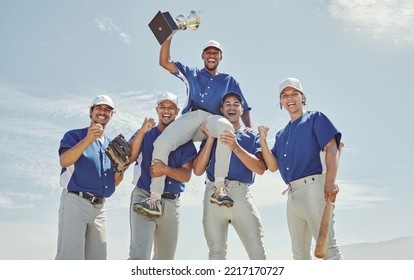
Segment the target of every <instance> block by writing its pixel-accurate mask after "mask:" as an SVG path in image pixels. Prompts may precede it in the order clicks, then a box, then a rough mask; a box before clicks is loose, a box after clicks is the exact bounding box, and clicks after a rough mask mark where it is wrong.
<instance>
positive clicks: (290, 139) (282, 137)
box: [272, 112, 341, 183]
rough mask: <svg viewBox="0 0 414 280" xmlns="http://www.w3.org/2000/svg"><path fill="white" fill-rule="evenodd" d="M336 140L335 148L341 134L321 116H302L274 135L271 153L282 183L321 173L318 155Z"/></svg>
mask: <svg viewBox="0 0 414 280" xmlns="http://www.w3.org/2000/svg"><path fill="white" fill-rule="evenodd" d="M332 137H335V138H336V144H337V145H338V147H339V144H340V141H341V133H340V132H339V131H338V130H337V129H336V128H335V126H334V125H333V124H332V122H331V121H330V120H329V119H328V118H327V117H326V116H325V115H324V114H322V113H321V112H305V113H304V114H303V116H302V117H300V118H299V119H297V120H296V121H294V122H293V123H290V122H289V123H288V124H287V125H286V126H285V127H284V128H283V129H281V130H280V131H279V132H278V133H277V134H276V139H275V145H274V147H273V148H272V153H273V155H274V156H275V157H276V160H277V165H278V167H279V172H280V175H281V176H282V178H283V180H284V181H285V183H289V182H292V181H294V180H297V179H300V178H303V177H306V176H309V175H314V174H321V173H322V168H323V167H322V163H321V158H320V152H321V151H322V150H323V148H324V147H325V145H326V144H327V143H328V142H329V141H330V140H331V139H332Z"/></svg>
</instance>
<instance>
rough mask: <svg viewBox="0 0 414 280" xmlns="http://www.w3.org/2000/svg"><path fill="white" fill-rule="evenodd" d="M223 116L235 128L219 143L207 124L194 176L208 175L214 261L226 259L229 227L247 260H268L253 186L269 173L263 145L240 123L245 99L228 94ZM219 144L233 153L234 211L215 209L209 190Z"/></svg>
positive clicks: (207, 225) (207, 219)
mask: <svg viewBox="0 0 414 280" xmlns="http://www.w3.org/2000/svg"><path fill="white" fill-rule="evenodd" d="M221 112H222V114H223V116H224V117H225V118H226V119H227V120H228V121H229V122H230V123H231V124H232V126H233V128H234V130H233V131H234V132H233V131H224V132H223V133H222V134H221V135H219V137H218V138H217V139H216V138H215V137H214V136H213V135H211V134H210V132H209V130H208V127H207V126H206V125H205V124H202V125H201V130H202V131H203V133H205V134H206V136H207V139H206V140H205V141H203V142H202V143H201V146H200V151H199V153H198V155H197V157H196V159H195V160H194V167H193V168H194V174H196V175H197V176H200V175H202V174H203V173H204V172H206V175H207V178H206V191H205V195H204V210H203V228H204V236H205V238H206V241H207V246H208V248H209V254H208V257H209V259H211V260H214V259H219V260H223V259H226V253H227V235H228V227H229V225H230V224H232V225H233V227H234V229H235V230H236V233H237V235H238V236H239V237H240V240H241V241H242V243H243V245H244V247H245V249H246V252H247V254H248V257H249V258H250V259H255V260H264V259H266V252H265V248H264V243H263V225H262V221H261V218H260V214H259V212H258V210H257V208H256V206H255V205H254V202H253V198H252V195H251V193H250V189H249V188H250V185H251V184H253V183H254V180H255V174H260V175H261V174H263V173H264V172H265V170H266V166H265V163H264V162H263V160H262V156H261V149H260V141H259V136H258V134H257V133H254V132H250V131H246V130H245V129H244V128H243V127H242V126H241V123H240V116H241V115H242V113H243V99H242V98H241V96H240V95H239V94H238V93H236V92H230V93H227V94H226V95H225V96H224V97H223V99H222V106H221ZM218 143H222V144H223V145H226V146H227V147H229V149H230V150H231V151H232V154H231V159H230V165H229V166H230V167H229V172H228V175H227V176H226V180H225V185H226V188H228V192H229V194H230V195H231V197H232V198H233V200H234V206H233V207H231V208H224V207H216V206H215V205H213V204H212V203H210V189H211V187H212V185H214V181H215V178H214V166H215V164H216V163H217V157H216V155H217V153H215V151H216V149H217V146H218Z"/></svg>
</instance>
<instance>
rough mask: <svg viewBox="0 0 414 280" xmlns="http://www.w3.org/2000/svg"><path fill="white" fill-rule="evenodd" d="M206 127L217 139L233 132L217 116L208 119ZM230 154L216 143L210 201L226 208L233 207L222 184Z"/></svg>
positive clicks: (224, 121) (227, 123)
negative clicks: (225, 132)
mask: <svg viewBox="0 0 414 280" xmlns="http://www.w3.org/2000/svg"><path fill="white" fill-rule="evenodd" d="M206 127H207V130H208V131H209V132H210V133H211V134H212V135H213V136H214V137H216V138H219V137H220V135H221V134H222V133H223V132H224V131H225V130H228V131H231V132H234V128H233V125H232V124H231V123H230V122H229V121H228V120H227V119H226V118H224V117H222V116H218V115H212V116H210V117H208V118H207V120H206ZM231 153H232V152H231V150H230V148H229V147H228V146H227V145H224V144H222V143H221V142H220V141H217V146H216V152H215V156H216V163H215V166H214V178H215V186H214V188H213V194H212V195H211V199H210V200H211V201H212V202H214V203H217V204H219V205H225V206H227V207H231V206H233V200H232V199H231V198H230V197H229V196H228V195H227V192H226V186H225V184H224V179H225V178H226V177H227V175H228V172H229V166H230V158H231Z"/></svg>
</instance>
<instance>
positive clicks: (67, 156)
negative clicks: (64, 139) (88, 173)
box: [59, 137, 93, 168]
mask: <svg viewBox="0 0 414 280" xmlns="http://www.w3.org/2000/svg"><path fill="white" fill-rule="evenodd" d="M92 143H93V140H92V141H91V140H90V139H88V138H86V137H85V138H83V139H82V140H81V141H79V142H78V143H77V144H76V145H75V146H73V147H72V148H70V149H68V150H66V151H65V152H63V153H62V154H61V155H60V158H59V160H60V165H61V166H62V167H63V168H64V167H68V166H70V165H72V164H74V163H75V162H76V161H77V160H78V159H79V158H80V156H81V155H82V153H83V152H84V151H85V150H86V149H87V148H88V146H89V145H90V144H92Z"/></svg>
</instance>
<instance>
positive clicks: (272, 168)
mask: <svg viewBox="0 0 414 280" xmlns="http://www.w3.org/2000/svg"><path fill="white" fill-rule="evenodd" d="M267 169H269V171H270V172H276V171H277V167H276V166H268V167H267Z"/></svg>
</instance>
